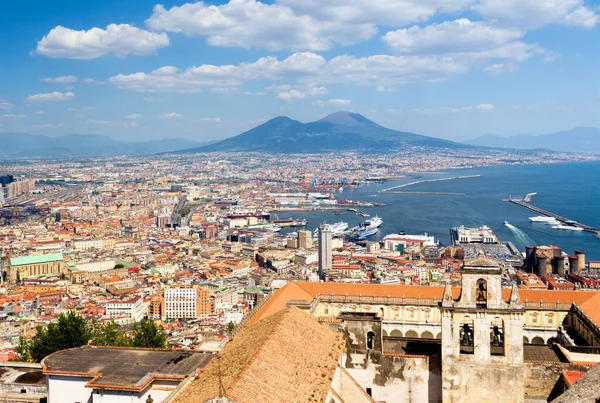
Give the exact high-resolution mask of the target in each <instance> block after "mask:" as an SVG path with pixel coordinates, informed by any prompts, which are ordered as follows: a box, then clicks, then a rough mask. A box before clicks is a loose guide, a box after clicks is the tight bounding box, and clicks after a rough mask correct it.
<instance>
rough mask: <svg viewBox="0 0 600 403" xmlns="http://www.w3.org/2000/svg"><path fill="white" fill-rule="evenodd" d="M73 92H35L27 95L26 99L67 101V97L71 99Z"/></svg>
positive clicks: (33, 100)
mask: <svg viewBox="0 0 600 403" xmlns="http://www.w3.org/2000/svg"><path fill="white" fill-rule="evenodd" d="M74 97H75V94H73V93H72V92H59V91H53V92H48V93H45V94H35V95H30V96H28V97H27V100H28V101H32V102H38V101H68V100H69V99H73V98H74Z"/></svg>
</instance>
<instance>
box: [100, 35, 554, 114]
mask: <svg viewBox="0 0 600 403" xmlns="http://www.w3.org/2000/svg"><path fill="white" fill-rule="evenodd" d="M496 43H498V42H496ZM543 53H544V50H543V49H542V48H541V47H540V46H539V45H537V44H527V43H524V42H521V41H512V42H508V43H504V44H501V45H499V46H491V47H489V48H483V49H478V50H467V49H463V51H460V52H458V51H457V52H450V53H446V54H427V55H421V54H414V55H412V54H409V55H372V56H367V57H356V56H352V55H342V56H336V57H334V58H332V59H330V60H326V59H325V58H324V57H322V56H321V55H318V54H316V53H312V52H301V53H294V54H292V55H290V56H288V57H287V58H285V59H283V60H279V59H278V58H277V57H275V56H265V57H261V58H260V59H258V60H257V61H255V62H252V63H241V64H239V65H220V66H219V65H208V64H205V65H201V66H195V67H189V68H187V69H185V70H180V69H177V68H175V67H172V66H166V67H163V68H160V69H156V70H154V71H152V72H150V73H144V72H137V73H133V74H118V75H116V76H114V77H111V78H110V79H109V81H110V82H111V83H112V84H114V85H116V86H118V87H119V88H122V89H129V90H134V91H141V92H201V91H203V90H206V89H211V90H213V91H215V92H220V93H242V92H243V85H244V84H245V83H246V82H249V81H271V82H273V81H275V82H277V81H284V80H285V81H286V82H291V83H293V84H292V85H290V86H289V87H288V88H284V89H280V90H279V91H271V92H276V93H277V94H278V98H279V99H282V100H284V101H286V102H291V101H293V100H296V99H303V98H306V97H307V96H310V95H311V94H310V93H307V92H306V91H307V89H308V88H313V87H314V88H319V87H322V86H325V85H327V84H338V83H339V84H348V83H352V84H356V85H361V86H372V87H374V88H377V89H378V91H395V90H396V89H397V88H398V86H400V85H402V84H405V83H408V82H440V81H444V80H446V79H447V78H448V77H450V76H453V75H457V74H465V73H467V72H469V71H470V70H471V69H473V68H484V67H485V66H488V65H490V64H500V63H510V64H514V65H517V64H519V63H523V62H524V61H526V60H527V59H529V58H531V57H533V56H535V55H539V54H543Z"/></svg>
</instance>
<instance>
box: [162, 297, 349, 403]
mask: <svg viewBox="0 0 600 403" xmlns="http://www.w3.org/2000/svg"><path fill="white" fill-rule="evenodd" d="M343 350H344V339H343V336H342V335H341V334H340V333H337V332H335V331H334V330H331V329H329V328H328V327H326V326H323V325H321V324H320V323H319V322H318V321H317V320H316V319H315V318H314V317H312V316H311V315H309V314H307V313H305V312H302V311H301V310H300V309H298V308H295V307H290V308H287V309H285V310H281V311H280V312H278V313H276V314H273V315H270V316H269V317H267V318H265V319H263V320H260V321H258V322H256V323H253V324H249V325H247V326H246V327H244V329H242V331H241V332H240V333H238V334H237V336H236V337H235V338H234V339H233V340H232V341H231V342H230V343H229V344H227V346H226V347H225V348H224V349H223V350H222V351H221V352H220V353H219V354H218V356H217V358H215V359H214V360H213V361H212V362H210V363H209V365H207V366H206V367H205V368H204V370H203V371H202V372H201V374H200V376H199V377H198V379H196V380H195V381H193V382H191V383H190V384H189V385H188V386H187V388H185V389H184V390H183V391H182V392H181V393H180V395H179V396H178V397H177V398H176V399H175V401H174V403H192V402H194V403H196V402H205V401H206V400H209V399H212V398H215V397H219V396H222V395H224V396H225V397H227V398H228V399H230V400H233V401H235V402H237V403H250V402H264V403H269V402H274V403H275V402H277V403H278V402H321V401H324V400H325V398H326V396H327V393H328V391H329V389H330V386H331V382H332V379H333V375H334V373H335V370H336V368H337V365H338V361H339V359H340V355H341V354H342V352H343Z"/></svg>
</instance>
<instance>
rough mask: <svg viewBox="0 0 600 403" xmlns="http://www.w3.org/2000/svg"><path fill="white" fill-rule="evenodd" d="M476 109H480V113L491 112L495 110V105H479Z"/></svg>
mask: <svg viewBox="0 0 600 403" xmlns="http://www.w3.org/2000/svg"><path fill="white" fill-rule="evenodd" d="M475 108H477V109H479V110H480V111H491V110H493V109H495V107H494V105H492V104H479V105H477V106H476V107H475Z"/></svg>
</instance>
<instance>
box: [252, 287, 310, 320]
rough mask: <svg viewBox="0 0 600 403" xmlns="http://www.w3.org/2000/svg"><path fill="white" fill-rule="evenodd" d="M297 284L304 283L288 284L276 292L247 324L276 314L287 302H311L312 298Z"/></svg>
mask: <svg viewBox="0 0 600 403" xmlns="http://www.w3.org/2000/svg"><path fill="white" fill-rule="evenodd" d="M298 284H305V283H289V284H286V285H285V286H283V287H282V288H280V289H279V290H277V291H276V292H275V293H274V294H273V295H272V296H271V297H270V298H269V299H268V300H267V302H265V304H264V305H263V306H262V308H261V309H260V310H259V311H258V312H256V314H254V316H253V317H252V319H250V321H248V324H251V323H254V322H257V321H259V320H261V319H262V318H265V317H267V316H269V315H272V314H274V313H277V312H279V311H281V310H282V309H284V308H285V306H286V304H287V303H288V302H289V301H312V300H313V298H314V296H315V295H316V294H315V295H311V294H309V293H307V292H306V291H304V290H303V289H302V288H300V287H299V286H298Z"/></svg>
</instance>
